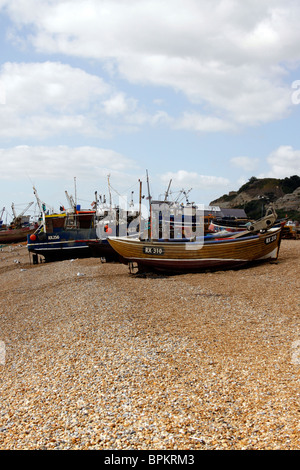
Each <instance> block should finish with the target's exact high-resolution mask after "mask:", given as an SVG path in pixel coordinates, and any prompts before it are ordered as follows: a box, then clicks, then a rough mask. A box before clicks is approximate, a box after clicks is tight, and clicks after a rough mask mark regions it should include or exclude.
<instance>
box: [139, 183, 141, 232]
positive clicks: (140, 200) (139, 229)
mask: <svg viewBox="0 0 300 470" xmlns="http://www.w3.org/2000/svg"><path fill="white" fill-rule="evenodd" d="M139 181H140V196H139V238H141V233H142V231H141V227H142V182H141V180H139Z"/></svg>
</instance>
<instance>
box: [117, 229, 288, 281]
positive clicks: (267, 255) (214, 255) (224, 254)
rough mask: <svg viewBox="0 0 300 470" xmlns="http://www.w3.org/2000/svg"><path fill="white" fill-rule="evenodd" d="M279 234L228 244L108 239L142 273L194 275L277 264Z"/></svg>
mask: <svg viewBox="0 0 300 470" xmlns="http://www.w3.org/2000/svg"><path fill="white" fill-rule="evenodd" d="M280 233H281V229H280V228H279V229H276V230H272V229H270V230H268V231H267V232H265V233H261V234H258V235H250V236H246V237H244V238H236V239H229V238H227V239H226V240H214V241H196V242H191V241H189V242H176V241H172V242H170V241H166V242H163V241H157V242H155V241H152V242H149V241H141V240H129V239H127V238H109V243H110V245H111V246H112V248H113V249H114V250H115V251H116V252H117V253H118V254H119V255H120V260H121V261H122V262H123V263H125V264H128V263H137V265H138V267H139V269H140V270H142V269H151V270H158V271H171V272H174V271H175V272H195V271H201V270H205V269H216V268H217V269H218V268H221V269H228V268H236V267H241V266H245V265H247V264H250V263H255V262H261V261H266V260H275V259H277V257H278V254H279V247H280V239H281V237H280Z"/></svg>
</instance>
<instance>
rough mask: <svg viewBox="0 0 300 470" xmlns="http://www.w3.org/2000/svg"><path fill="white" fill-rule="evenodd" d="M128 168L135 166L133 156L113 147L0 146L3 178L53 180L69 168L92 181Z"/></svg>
mask: <svg viewBox="0 0 300 470" xmlns="http://www.w3.org/2000/svg"><path fill="white" fill-rule="evenodd" d="M127 170H131V171H134V170H136V164H135V163H134V162H133V160H131V159H129V158H127V157H125V156H124V155H121V154H119V153H117V152H114V151H113V150H109V149H102V148H97V147H90V146H85V147H83V146H82V147H77V148H76V147H75V148H71V147H68V146H57V147H45V146H36V147H30V146H27V145H20V146H16V147H12V148H8V149H4V148H2V149H0V179H2V180H11V181H16V180H22V179H24V176H25V175H27V176H28V177H30V178H33V179H35V178H39V179H41V180H43V179H44V178H47V179H50V180H55V179H59V178H66V176H67V175H69V174H70V172H71V174H72V176H78V177H80V179H84V180H85V181H89V180H93V181H94V180H95V179H97V178H101V177H106V176H107V175H108V173H112V174H113V175H115V176H116V177H118V178H122V177H125V175H126V172H127Z"/></svg>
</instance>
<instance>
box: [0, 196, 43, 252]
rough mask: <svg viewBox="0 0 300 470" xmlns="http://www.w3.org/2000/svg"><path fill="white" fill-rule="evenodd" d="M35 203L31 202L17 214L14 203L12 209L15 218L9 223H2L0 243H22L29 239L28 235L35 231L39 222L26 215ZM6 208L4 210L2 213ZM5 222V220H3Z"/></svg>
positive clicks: (0, 226)
mask: <svg viewBox="0 0 300 470" xmlns="http://www.w3.org/2000/svg"><path fill="white" fill-rule="evenodd" d="M32 204H33V202H30V203H29V204H28V205H27V207H26V208H25V209H24V210H23V211H22V212H21V213H20V214H18V215H17V213H16V211H15V207H14V204H12V206H11V207H12V211H13V214H14V217H13V220H12V222H11V223H10V224H9V225H4V224H3V223H1V224H0V244H2V243H3V244H9V243H20V242H25V241H26V240H27V236H28V235H31V234H32V233H34V231H35V230H36V228H37V223H36V222H32V221H31V220H30V216H29V215H24V214H25V212H26V211H27V210H28V209H29V207H30V206H31V205H32ZM3 212H4V208H3V210H2V215H3ZM1 222H3V221H1Z"/></svg>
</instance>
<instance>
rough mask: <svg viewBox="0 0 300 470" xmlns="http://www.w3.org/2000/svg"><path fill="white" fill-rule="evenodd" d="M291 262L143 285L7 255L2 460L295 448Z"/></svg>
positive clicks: (1, 273)
mask: <svg viewBox="0 0 300 470" xmlns="http://www.w3.org/2000/svg"><path fill="white" fill-rule="evenodd" d="M15 259H18V261H19V263H15V262H14V260H15ZM299 260H300V242H299V241H297V240H282V244H281V251H280V255H279V260H278V264H270V263H266V264H262V265H259V266H255V267H251V268H247V269H241V270H234V271H233V270H231V271H217V272H206V273H196V274H184V275H179V276H178V275H176V276H164V275H158V276H143V277H139V276H135V275H131V274H129V271H128V267H126V266H124V265H122V264H118V263H101V262H100V260H99V259H96V258H89V259H74V260H72V262H71V263H70V261H68V260H67V261H62V262H56V263H47V264H45V263H42V264H38V265H33V264H30V262H29V256H28V252H27V248H26V245H21V246H20V245H18V246H10V247H7V248H5V247H4V248H3V249H2V252H1V253H0V281H1V293H0V341H1V344H2V345H3V348H2V349H3V350H4V348H5V360H2V361H1V362H0V396H1V408H0V449H1V450H3V449H9V450H18V449H22V450H23V449H24V450H37V449H40V450H42V449H46V450H50V449H56V450H58V449H61V450H66V449H72V450H75V449H82V450H83V449H97V450H105V449H118V450H133V449H137V450H162V449H163V450H175V449H179V450H198V449H202V450H225V449H232V450H245V449H247V450H250V449H252V450H253V449H258V450H274V449H283V450H296V449H299V447H300V425H299V423H300V420H299V417H300V416H299V415H300V413H299V410H300V403H299V398H300V392H299V390H300V387H299V380H300V346H299V345H300V325H299V319H300V317H299V305H300V299H299V288H300V286H299ZM16 264H17V266H16ZM20 265H21V269H20ZM25 270H26V272H24V271H25ZM21 271H22V272H21ZM79 273H81V274H82V273H84V276H79V275H78V274H79ZM3 358H4V356H3Z"/></svg>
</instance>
